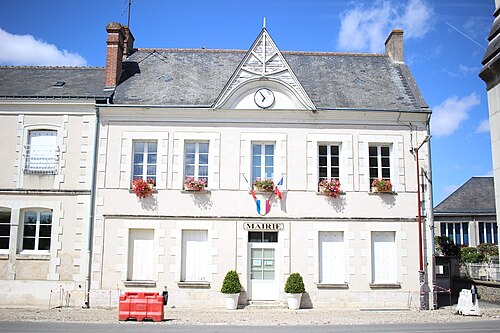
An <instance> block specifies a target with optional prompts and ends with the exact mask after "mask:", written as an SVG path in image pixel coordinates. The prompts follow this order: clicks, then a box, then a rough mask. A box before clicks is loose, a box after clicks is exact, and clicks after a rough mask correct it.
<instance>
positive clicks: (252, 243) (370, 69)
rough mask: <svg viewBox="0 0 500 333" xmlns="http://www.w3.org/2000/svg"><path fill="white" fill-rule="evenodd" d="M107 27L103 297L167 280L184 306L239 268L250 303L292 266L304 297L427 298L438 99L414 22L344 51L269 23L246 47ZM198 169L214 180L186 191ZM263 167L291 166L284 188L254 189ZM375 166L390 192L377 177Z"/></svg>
mask: <svg viewBox="0 0 500 333" xmlns="http://www.w3.org/2000/svg"><path fill="white" fill-rule="evenodd" d="M107 29H108V55H107V57H108V58H107V68H106V77H107V81H106V87H107V89H108V91H110V92H112V97H111V98H110V101H109V103H108V104H106V105H98V106H97V108H98V112H99V129H98V134H97V135H98V158H97V164H96V172H97V179H96V197H95V203H96V205H95V220H94V229H93V232H94V235H93V253H92V255H93V260H92V266H91V271H92V274H91V292H90V301H91V304H93V305H99V304H101V303H102V300H103V299H104V298H103V295H107V293H111V294H113V295H115V294H117V293H119V292H123V291H127V290H137V289H140V290H150V291H161V290H163V288H164V286H167V287H168V289H169V291H170V295H171V296H170V301H169V303H170V304H172V305H177V306H183V305H191V306H192V305H210V306H221V305H222V301H221V299H222V296H221V294H220V292H219V290H220V286H221V283H222V280H223V278H224V276H225V274H226V272H227V271H229V270H231V269H235V270H236V271H237V272H238V273H239V274H240V278H241V282H242V284H243V287H244V293H242V295H241V296H240V303H242V304H246V303H247V302H248V301H270V302H281V301H282V300H284V297H285V294H284V291H283V286H284V284H285V281H286V278H287V276H288V275H289V274H290V273H292V272H299V273H300V274H301V275H302V276H303V277H304V281H305V285H306V291H307V294H306V296H305V297H304V298H303V306H306V307H307V306H309V307H311V306H312V307H322V306H333V307H380V306H386V307H396V306H397V307H402V306H407V305H408V304H409V302H414V304H417V303H418V299H419V273H418V272H419V269H420V267H419V236H418V234H419V232H418V218H417V216H418V215H419V214H418V193H417V190H418V185H417V179H418V178H419V176H417V163H416V160H415V156H414V155H415V153H416V152H419V157H420V160H419V162H420V167H421V170H423V172H420V180H421V183H422V191H421V193H420V194H421V201H422V206H423V207H422V224H423V227H422V233H423V236H422V243H424V245H423V252H422V268H423V269H424V270H425V273H426V279H427V280H428V281H429V285H432V279H433V278H432V276H433V270H432V255H433V253H432V249H433V246H432V243H433V232H432V228H431V227H432V216H431V212H430V209H431V208H432V204H431V196H430V185H429V181H428V177H429V176H430V170H429V169H430V156H429V150H428V143H427V142H426V137H427V135H428V133H429V119H430V113H431V111H430V110H429V108H428V106H427V104H426V103H425V101H424V100H423V98H422V96H421V94H420V92H419V90H418V88H417V85H416V83H415V81H414V79H413V77H412V75H411V73H410V70H409V69H408V67H407V66H406V65H405V63H404V56H403V32H402V31H401V30H394V31H393V32H392V33H391V35H390V36H389V38H388V40H387V42H386V54H345V53H314V52H284V51H280V50H279V49H278V47H277V46H276V45H275V43H274V42H273V40H272V39H271V37H270V35H269V33H268V31H267V30H266V29H263V30H262V31H261V33H260V34H259V35H258V37H257V38H256V40H255V42H254V43H253V45H251V47H250V48H249V50H246V51H237V50H206V49H196V50H187V49H133V38H132V37H131V34H130V32H129V31H128V29H126V28H125V29H124V28H123V27H121V26H120V25H119V24H110V25H108V27H107ZM123 50H125V51H123ZM122 52H123V53H125V54H126V56H125V57H124V59H123V61H122V58H121V55H122ZM188 176H192V177H194V178H195V179H201V178H204V179H206V181H207V183H208V184H207V189H206V191H203V192H193V191H187V190H186V189H185V188H184V185H183V183H184V180H185V178H186V177H188ZM134 178H143V179H145V180H146V179H149V178H151V179H153V180H154V181H155V188H154V193H153V194H152V195H150V196H148V197H146V198H143V199H141V198H138V197H137V196H136V195H135V194H134V193H133V191H131V183H132V180H133V179H134ZM256 178H270V179H273V180H274V182H275V183H278V182H279V181H280V180H282V185H280V187H279V189H280V190H281V192H282V193H283V195H282V199H279V198H278V196H277V195H276V194H271V193H268V194H261V193H258V194H257V195H256V199H254V198H253V197H252V195H251V193H250V192H249V188H250V185H249V182H250V183H251V182H253V181H254V180H255V179H256ZM324 178H328V179H330V178H336V179H338V180H339V181H340V183H341V189H342V194H341V195H340V196H339V197H337V198H332V197H328V196H325V195H324V194H323V193H322V192H320V191H319V188H318V183H319V181H320V180H321V179H324ZM378 178H386V179H390V181H391V182H392V186H393V187H392V191H391V192H390V193H374V192H373V191H372V188H371V182H372V181H373V180H374V179H378ZM247 181H248V182H247ZM266 199H269V200H270V211H269V212H268V213H267V211H266V207H265V200H266ZM256 200H261V201H260V203H261V206H260V207H261V210H260V213H258V212H257V210H256V206H257V201H256ZM94 296H95V297H94ZM112 299H113V300H117V297H114V296H113V297H112Z"/></svg>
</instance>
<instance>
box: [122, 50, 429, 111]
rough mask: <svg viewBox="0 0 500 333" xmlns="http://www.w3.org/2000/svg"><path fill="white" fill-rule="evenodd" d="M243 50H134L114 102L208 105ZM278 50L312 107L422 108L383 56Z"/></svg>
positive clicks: (408, 80)
mask: <svg viewBox="0 0 500 333" xmlns="http://www.w3.org/2000/svg"><path fill="white" fill-rule="evenodd" d="M246 52H247V51H243V50H206V49H161V50H153V49H139V50H137V51H136V52H135V53H133V54H132V55H130V56H129V58H128V59H127V61H125V62H124V64H123V69H124V75H123V76H122V80H121V83H120V84H119V85H118V87H117V88H116V91H115V95H114V103H115V104H143V105H165V106H168V105H173V106H177V105H178V106H200V107H210V106H212V105H213V104H214V102H215V101H216V99H217V97H218V96H219V94H220V92H221V91H222V89H223V88H224V86H225V84H226V83H227V82H228V81H229V79H230V78H231V75H232V74H233V73H234V71H235V70H236V69H237V67H238V65H239V63H240V62H241V60H242V59H243V57H244V56H245V54H246ZM282 54H283V56H284V57H285V59H286V61H287V62H288V64H289V65H290V67H291V69H292V71H293V72H294V73H295V75H296V76H297V78H298V80H299V81H300V83H301V84H302V86H303V87H304V89H305V91H306V92H307V94H308V95H309V97H310V98H311V100H312V101H313V103H314V104H315V106H316V107H317V108H318V109H337V108H340V109H343V108H346V109H368V110H397V111H414V110H421V109H422V108H424V109H425V108H428V106H427V104H426V103H425V101H424V99H423V97H422V95H421V93H420V91H419V89H418V87H417V85H416V83H415V80H414V79H413V76H412V75H411V73H410V70H409V68H408V67H407V66H406V65H405V64H395V63H393V62H391V60H390V59H389V58H388V57H387V56H386V55H373V54H349V53H313V52H286V51H284V52H282Z"/></svg>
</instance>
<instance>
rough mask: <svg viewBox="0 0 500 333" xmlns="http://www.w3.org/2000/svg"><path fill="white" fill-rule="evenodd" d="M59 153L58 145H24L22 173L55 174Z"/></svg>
mask: <svg viewBox="0 0 500 333" xmlns="http://www.w3.org/2000/svg"><path fill="white" fill-rule="evenodd" d="M59 154H60V150H59V147H58V146H30V145H26V146H24V161H25V162H24V173H27V174H49V175H50V174H56V173H57V167H58V165H59Z"/></svg>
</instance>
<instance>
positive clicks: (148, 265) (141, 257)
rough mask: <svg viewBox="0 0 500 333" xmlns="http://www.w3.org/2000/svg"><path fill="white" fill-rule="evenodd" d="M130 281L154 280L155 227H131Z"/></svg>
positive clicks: (128, 277)
mask: <svg viewBox="0 0 500 333" xmlns="http://www.w3.org/2000/svg"><path fill="white" fill-rule="evenodd" d="M128 251H129V252H128V274H127V280H129V281H152V280H153V267H154V262H153V258H154V255H153V254H154V231H153V229H130V231H129V250H128Z"/></svg>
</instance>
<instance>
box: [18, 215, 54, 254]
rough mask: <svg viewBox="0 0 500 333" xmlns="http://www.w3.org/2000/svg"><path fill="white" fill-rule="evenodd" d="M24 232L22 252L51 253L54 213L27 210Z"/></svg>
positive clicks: (24, 219)
mask: <svg viewBox="0 0 500 333" xmlns="http://www.w3.org/2000/svg"><path fill="white" fill-rule="evenodd" d="M22 230H23V232H22V248H21V250H22V251H44V252H48V251H50V238H51V234H52V211H49V210H25V211H24V212H23V229H22Z"/></svg>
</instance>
